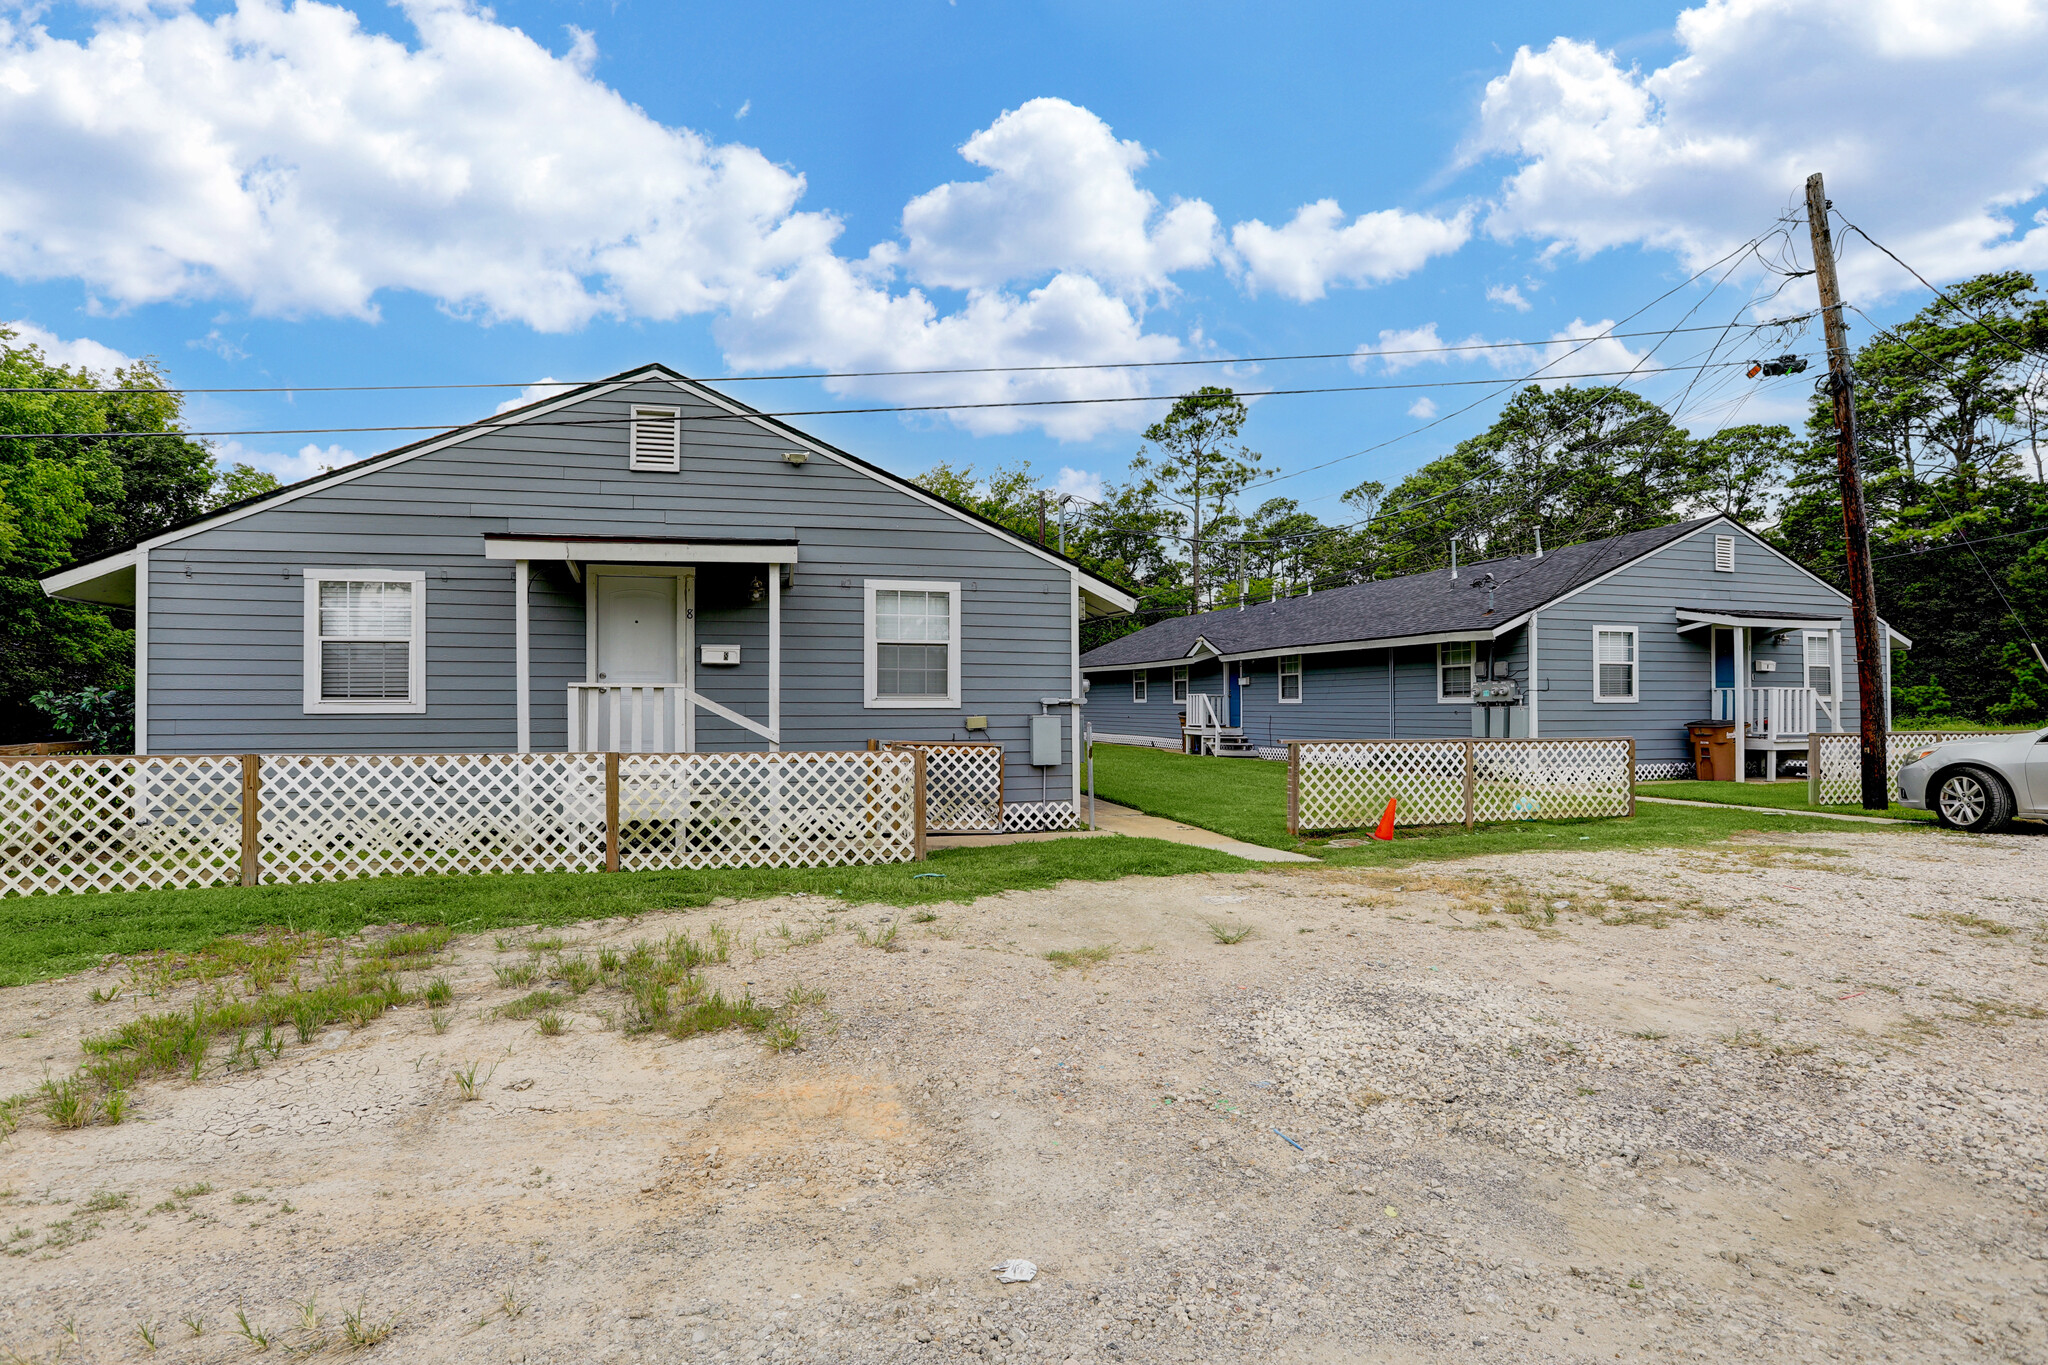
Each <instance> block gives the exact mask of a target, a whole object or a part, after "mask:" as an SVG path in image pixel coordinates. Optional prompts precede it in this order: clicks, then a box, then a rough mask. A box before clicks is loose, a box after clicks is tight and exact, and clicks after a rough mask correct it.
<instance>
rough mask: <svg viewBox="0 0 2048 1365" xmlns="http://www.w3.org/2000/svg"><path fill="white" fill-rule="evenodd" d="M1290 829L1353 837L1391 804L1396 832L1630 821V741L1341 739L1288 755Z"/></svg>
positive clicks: (1299, 746) (1296, 747)
mask: <svg viewBox="0 0 2048 1365" xmlns="http://www.w3.org/2000/svg"><path fill="white" fill-rule="evenodd" d="M1287 750H1288V760H1287V828H1288V832H1289V833H1292V834H1299V833H1301V832H1302V831H1304V830H1340V829H1358V828H1361V827H1364V826H1366V825H1371V824H1373V823H1374V822H1376V821H1377V820H1378V819H1379V818H1380V813H1381V811H1383V810H1384V809H1385V808H1386V804H1387V801H1388V800H1389V799H1390V798H1391V799H1392V800H1393V801H1394V802H1395V811H1394V823H1395V824H1397V825H1452V824H1463V825H1464V826H1466V827H1467V828H1470V827H1471V826H1472V825H1474V824H1475V823H1478V822H1481V821H1505V820H1577V819H1584V818H1587V817H1592V816H1617V815H1633V814H1635V787H1634V783H1633V781H1632V780H1631V779H1632V777H1633V776H1634V773H1635V741H1634V740H1633V739H1628V738H1625V737H1624V738H1615V739H1342V740H1297V741H1295V742H1293V743H1290V744H1289V745H1288V746H1287Z"/></svg>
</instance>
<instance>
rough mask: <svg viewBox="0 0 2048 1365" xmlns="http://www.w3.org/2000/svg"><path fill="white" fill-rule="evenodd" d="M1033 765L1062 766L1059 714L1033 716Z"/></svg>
mask: <svg viewBox="0 0 2048 1365" xmlns="http://www.w3.org/2000/svg"><path fill="white" fill-rule="evenodd" d="M1031 766H1032V767H1034V768H1057V767H1059V766H1060V718H1059V717H1058V716H1033V717H1032V718H1031Z"/></svg>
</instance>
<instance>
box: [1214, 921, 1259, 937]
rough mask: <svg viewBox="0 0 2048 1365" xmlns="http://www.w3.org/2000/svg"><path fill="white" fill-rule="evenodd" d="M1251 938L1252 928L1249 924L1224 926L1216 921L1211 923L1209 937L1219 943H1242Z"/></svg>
mask: <svg viewBox="0 0 2048 1365" xmlns="http://www.w3.org/2000/svg"><path fill="white" fill-rule="evenodd" d="M1251 936H1252V927H1251V926H1250V925H1249V924H1233V925H1224V924H1220V923H1218V922H1217V921H1215V920H1210V921H1209V937H1211V938H1213V939H1215V940H1216V941H1217V942H1218V943H1242V942H1244V941H1245V940H1246V939H1248V938H1250V937H1251Z"/></svg>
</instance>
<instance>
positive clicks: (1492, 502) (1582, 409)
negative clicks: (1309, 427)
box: [1377, 384, 1708, 573]
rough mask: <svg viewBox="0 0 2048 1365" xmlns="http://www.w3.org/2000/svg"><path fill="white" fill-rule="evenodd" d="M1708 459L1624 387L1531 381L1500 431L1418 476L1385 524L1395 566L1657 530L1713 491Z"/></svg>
mask: <svg viewBox="0 0 2048 1365" xmlns="http://www.w3.org/2000/svg"><path fill="white" fill-rule="evenodd" d="M1707 486H1708V481H1707V478H1706V474H1705V471H1704V470H1703V468H1702V465H1701V456H1700V452H1699V451H1698V450H1697V448H1696V447H1695V445H1694V443H1693V442H1691V441H1690V440H1688V439H1687V436H1686V433H1685V432H1684V431H1683V430H1682V429H1681V428H1680V427H1679V426H1678V425H1677V424H1676V423H1674V422H1673V421H1672V420H1671V417H1670V415H1669V414H1668V413H1666V412H1665V411H1664V410H1663V409H1662V408H1660V407H1658V406H1657V405H1656V404H1655V403H1652V402H1650V401H1649V400H1648V399H1647V398H1644V397H1642V396H1641V395H1639V394H1636V393H1634V392H1631V391H1630V390H1628V389H1623V388H1611V387H1610V388H1596V389H1581V388H1578V387H1576V386H1573V385H1570V384H1565V385H1560V386H1558V387H1556V388H1551V389H1545V388H1542V387H1540V386H1538V385H1534V384H1532V385H1530V386H1529V387H1528V388H1525V389H1523V390H1522V391H1521V392H1520V393H1518V394H1516V395H1515V396H1514V398H1512V399H1511V400H1509V402H1508V404H1507V406H1506V407H1504V408H1502V409H1501V413H1500V416H1499V417H1497V418H1495V419H1494V422H1493V425H1492V426H1490V427H1488V428H1487V429H1486V430H1485V431H1483V432H1481V433H1480V434H1479V435H1477V436H1474V437H1472V438H1471V439H1470V440H1467V441H1462V442H1460V443H1459V444H1458V446H1457V448H1456V449H1454V450H1452V451H1451V453H1450V454H1448V455H1445V456H1443V457H1441V458H1439V459H1436V460H1432V461H1431V462H1429V463H1428V464H1426V465H1424V466H1422V468H1420V469H1418V470H1416V471H1415V472H1414V473H1413V474H1410V475H1409V476H1408V477H1407V478H1405V479H1403V480H1402V481H1401V482H1400V483H1399V484H1397V485H1396V486H1395V488H1394V490H1393V491H1392V492H1391V493H1389V494H1387V495H1386V507H1387V510H1386V511H1384V512H1383V513H1382V514H1381V515H1380V518H1379V521H1378V523H1377V526H1378V534H1379V539H1380V541H1381V543H1382V545H1383V546H1384V548H1385V554H1386V559H1387V565H1386V567H1387V569H1388V570H1389V571H1391V572H1393V573H1417V572H1420V571H1423V570H1426V569H1434V568H1439V567H1442V566H1443V565H1445V564H1448V563H1449V562H1450V554H1451V551H1450V543H1451V541H1452V539H1453V538H1454V537H1455V538H1456V540H1457V541H1458V553H1459V557H1460V558H1461V559H1464V560H1467V561H1474V560H1479V559H1483V558H1490V557H1495V556H1499V555H1506V554H1523V553H1527V552H1529V551H1531V550H1533V549H1534V548H1535V545H1536V538H1537V535H1538V534H1539V533H1540V534H1541V536H1542V539H1543V543H1544V544H1545V545H1553V546H1554V545H1568V544H1571V543H1573V542H1576V541H1583V540H1598V539H1601V538H1602V537H1605V536H1616V535H1622V534H1624V533H1626V532H1629V531H1638V530H1643V529H1645V528H1647V527H1651V526H1660V525H1663V524H1664V523H1666V522H1669V521H1672V520H1674V519H1676V518H1677V517H1678V516H1680V515H1682V512H1683V510H1684V509H1685V508H1686V507H1688V506H1689V505H1691V504H1693V503H1695V502H1696V501H1697V500H1698V499H1699V498H1700V496H1701V495H1702V494H1703V493H1704V492H1705V491H1706V489H1707Z"/></svg>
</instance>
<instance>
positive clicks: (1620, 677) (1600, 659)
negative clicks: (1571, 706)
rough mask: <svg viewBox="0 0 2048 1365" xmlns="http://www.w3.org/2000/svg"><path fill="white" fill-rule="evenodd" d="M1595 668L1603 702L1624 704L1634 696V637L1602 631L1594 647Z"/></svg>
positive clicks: (1629, 634)
mask: <svg viewBox="0 0 2048 1365" xmlns="http://www.w3.org/2000/svg"><path fill="white" fill-rule="evenodd" d="M1594 664H1595V667H1596V669H1597V671H1598V674H1599V689H1600V691H1599V696H1600V699H1601V700H1602V701H1627V700H1630V699H1632V698H1633V697H1634V696H1635V694H1636V633H1635V632H1634V631H1632V630H1603V631H1601V632H1600V635H1599V641H1598V644H1597V646H1596V657H1595V659H1594Z"/></svg>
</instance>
